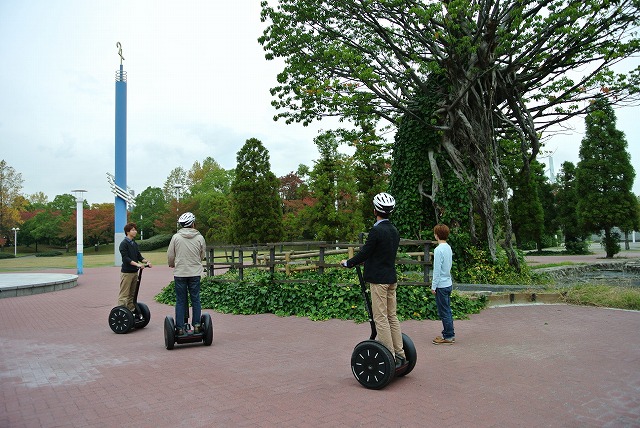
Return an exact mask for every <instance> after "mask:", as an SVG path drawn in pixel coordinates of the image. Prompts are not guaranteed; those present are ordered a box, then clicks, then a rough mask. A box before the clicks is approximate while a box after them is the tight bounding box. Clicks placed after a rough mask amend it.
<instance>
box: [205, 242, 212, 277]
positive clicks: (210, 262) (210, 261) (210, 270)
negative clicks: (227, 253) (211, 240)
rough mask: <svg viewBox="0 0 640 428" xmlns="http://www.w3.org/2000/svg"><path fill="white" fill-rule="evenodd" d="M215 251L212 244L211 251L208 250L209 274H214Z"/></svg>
mask: <svg viewBox="0 0 640 428" xmlns="http://www.w3.org/2000/svg"><path fill="white" fill-rule="evenodd" d="M213 255H214V251H213V245H211V246H210V247H209V251H207V257H206V260H207V276H213V273H214V271H213V260H214V257H213Z"/></svg>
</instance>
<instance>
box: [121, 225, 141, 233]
mask: <svg viewBox="0 0 640 428" xmlns="http://www.w3.org/2000/svg"><path fill="white" fill-rule="evenodd" d="M131 229H135V230H138V225H137V224H135V223H127V224H125V225H124V233H129V231H130V230H131Z"/></svg>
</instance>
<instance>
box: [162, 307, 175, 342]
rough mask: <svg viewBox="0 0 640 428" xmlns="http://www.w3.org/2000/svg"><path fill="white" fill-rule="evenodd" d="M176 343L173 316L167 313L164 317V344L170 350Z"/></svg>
mask: <svg viewBox="0 0 640 428" xmlns="http://www.w3.org/2000/svg"><path fill="white" fill-rule="evenodd" d="M175 343H176V325H175V324H174V322H173V318H171V317H170V316H169V315H167V316H166V317H165V318H164V346H165V348H167V349H169V350H171V349H173V346H174V345H175Z"/></svg>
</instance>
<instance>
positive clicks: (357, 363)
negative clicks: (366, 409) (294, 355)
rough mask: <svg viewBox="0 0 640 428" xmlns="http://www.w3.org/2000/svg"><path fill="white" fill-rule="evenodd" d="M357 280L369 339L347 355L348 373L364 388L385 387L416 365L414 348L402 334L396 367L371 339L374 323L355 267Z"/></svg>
mask: <svg viewBox="0 0 640 428" xmlns="http://www.w3.org/2000/svg"><path fill="white" fill-rule="evenodd" d="M356 270H357V272H358V279H359V280H360V291H361V292H362V297H363V299H364V303H365V307H366V309H367V313H368V314H369V324H370V325H371V336H370V337H369V340H364V341H362V342H360V343H358V344H357V345H356V347H355V348H354V350H353V353H352V354H351V371H352V372H353V376H354V377H355V378H356V380H357V381H358V382H359V383H360V385H362V386H364V387H365V388H368V389H382V388H384V387H385V386H387V385H388V384H389V383H390V382H391V381H392V380H393V379H394V378H395V377H402V376H405V375H407V374H409V373H411V371H412V370H413V368H414V367H415V366H416V361H417V359H418V354H417V352H416V347H415V345H414V344H413V341H412V340H411V338H410V337H409V336H407V335H406V334H404V333H402V348H403V349H404V353H405V356H406V357H407V358H406V360H405V362H404V364H402V365H400V366H396V361H395V358H394V356H393V354H392V353H391V351H389V350H388V349H387V347H386V346H384V345H383V344H382V343H380V342H378V341H377V340H374V339H375V338H376V336H377V331H376V324H375V322H374V321H373V310H372V308H371V301H370V300H369V296H368V295H367V288H366V285H365V282H364V278H363V277H362V271H361V270H360V266H356Z"/></svg>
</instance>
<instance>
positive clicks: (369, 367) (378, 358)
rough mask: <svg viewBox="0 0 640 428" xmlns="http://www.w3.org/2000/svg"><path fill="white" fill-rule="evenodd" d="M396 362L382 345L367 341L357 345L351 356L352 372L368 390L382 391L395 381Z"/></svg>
mask: <svg viewBox="0 0 640 428" xmlns="http://www.w3.org/2000/svg"><path fill="white" fill-rule="evenodd" d="M395 368H396V362H395V359H394V358H393V355H391V352H389V350H388V349H387V347H386V346H384V345H383V344H382V343H380V342H377V341H375V340H365V341H363V342H360V343H358V344H357V345H356V347H355V349H354V350H353V354H351V371H352V372H353V375H354V376H355V378H356V379H357V380H358V382H360V385H362V386H364V387H365V388H368V389H382V388H384V387H385V386H387V385H388V384H389V382H391V381H392V380H393V377H394V375H395Z"/></svg>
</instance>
